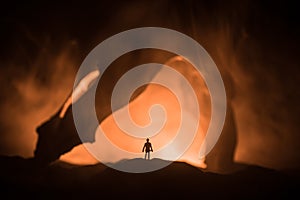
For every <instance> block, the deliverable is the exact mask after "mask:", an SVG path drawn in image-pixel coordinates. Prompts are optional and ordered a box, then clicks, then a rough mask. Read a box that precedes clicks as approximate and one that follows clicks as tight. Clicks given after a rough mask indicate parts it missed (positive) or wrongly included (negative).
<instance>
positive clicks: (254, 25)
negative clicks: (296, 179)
mask: <svg viewBox="0 0 300 200" xmlns="http://www.w3.org/2000/svg"><path fill="white" fill-rule="evenodd" d="M296 4H297V3H292V2H291V1H278V2H277V1H276V2H274V1H207V2H202V1H171V0H169V1H167V0H165V1H154V2H152V1H97V2H89V1H77V2H71V1H70V2H51V1H49V2H46V1H43V2H20V3H17V2H5V4H4V3H3V4H2V6H1V8H0V9H1V11H0V15H1V17H0V22H1V31H0V44H1V45H0V52H1V53H0V67H1V68H0V85H1V93H0V107H1V115H0V154H2V155H20V156H23V157H30V156H32V155H33V149H34V147H35V143H36V140H37V136H36V133H35V127H37V125H39V124H40V123H42V122H43V121H45V120H46V119H47V118H49V116H50V115H51V114H53V113H54V112H55V111H56V109H57V108H58V107H59V106H60V105H61V104H62V102H63V101H64V99H65V98H66V97H67V95H68V94H69V93H70V91H71V89H72V84H73V81H74V78H75V74H76V69H78V68H79V66H80V64H81V62H82V61H83V59H84V58H85V56H86V55H87V54H88V53H89V52H90V51H91V50H92V49H93V48H94V47H95V46H96V45H97V44H99V43H100V42H101V41H103V40H104V39H106V38H108V37H109V36H112V35H113V34H116V33H119V32H120V31H124V30H127V29H130V28H136V27H143V26H161V27H166V28H172V29H175V30H178V31H181V32H183V33H185V34H187V35H189V36H191V37H193V38H194V39H195V40H197V41H198V42H199V43H200V44H201V45H202V46H203V47H204V48H205V49H206V50H207V51H208V53H209V54H210V55H211V56H212V58H213V59H214V61H215V62H216V64H217V66H218V67H219V68H220V70H221V71H222V70H225V71H227V72H228V73H229V74H230V76H231V77H232V80H233V85H232V88H234V90H233V91H234V95H233V96H234V98H233V100H232V104H233V109H234V112H235V114H236V121H237V129H238V145H237V151H236V156H235V159H236V160H237V161H241V162H246V163H252V164H257V165H261V166H266V167H270V168H275V169H283V168H284V169H286V168H288V169H290V168H292V169H295V168H296V169H299V167H300V151H299V145H300V134H299V111H300V106H299V96H300V94H299V89H298V85H299V84H300V79H299V70H300V68H299V67H300V66H299V35H300V29H299V14H298V13H299V12H298V8H297V6H296Z"/></svg>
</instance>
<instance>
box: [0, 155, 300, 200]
mask: <svg viewBox="0 0 300 200" xmlns="http://www.w3.org/2000/svg"><path fill="white" fill-rule="evenodd" d="M0 162H1V166H0V169H1V170H0V182H1V190H2V191H1V193H2V195H8V196H10V197H11V198H16V197H18V198H20V197H21V198H31V199H32V198H33V199H35V198H37V199H65V198H67V199H81V198H82V199H88V198H99V199H108V198H114V197H121V198H125V199H129V198H131V199H157V198H158V199H160V198H167V199H170V198H176V199H190V198H192V197H193V198H199V199H201V198H222V199H223V198H226V199H229V198H230V199H232V198H239V199H257V198H264V199H267V198H268V199H269V198H276V199H278V198H282V199H286V198H297V197H296V196H295V195H298V193H297V192H298V191H297V190H298V186H299V185H298V183H299V182H298V179H297V178H295V177H294V176H292V175H291V174H289V175H287V174H285V173H283V172H279V171H275V170H271V169H266V168H262V167H258V166H247V167H246V168H244V169H243V170H241V171H238V172H235V173H233V174H227V175H221V174H215V173H209V172H203V171H201V170H200V169H198V168H196V167H193V166H191V165H188V164H186V163H181V162H174V163H171V164H170V165H168V166H167V167H165V168H163V169H161V170H158V171H154V172H148V173H126V172H120V171H117V170H114V169H112V168H109V167H106V166H105V165H103V164H97V165H90V166H77V165H72V164H68V163H64V162H61V161H57V162H54V163H53V164H51V165H49V166H46V167H37V166H36V165H35V164H34V162H33V160H31V159H23V158H21V157H0ZM141 162H145V160H143V159H133V160H123V161H121V162H119V163H116V164H115V165H126V166H133V165H136V164H140V163H141ZM147 162H149V163H150V164H154V165H155V163H159V162H168V161H164V160H159V159H153V160H151V161H147ZM298 196H299V195H298Z"/></svg>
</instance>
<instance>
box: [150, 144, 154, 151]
mask: <svg viewBox="0 0 300 200" xmlns="http://www.w3.org/2000/svg"><path fill="white" fill-rule="evenodd" d="M150 149H151V151H152V152H153V148H152V144H151V143H150Z"/></svg>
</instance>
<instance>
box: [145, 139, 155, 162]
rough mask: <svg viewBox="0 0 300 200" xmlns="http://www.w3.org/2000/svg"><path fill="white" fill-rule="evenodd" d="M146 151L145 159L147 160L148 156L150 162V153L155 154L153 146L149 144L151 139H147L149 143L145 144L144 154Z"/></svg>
mask: <svg viewBox="0 0 300 200" xmlns="http://www.w3.org/2000/svg"><path fill="white" fill-rule="evenodd" d="M144 150H146V151H145V159H146V158H147V155H148V160H150V151H152V152H153V149H152V145H151V143H150V142H149V139H148V138H147V142H146V143H145V144H144V147H143V152H144Z"/></svg>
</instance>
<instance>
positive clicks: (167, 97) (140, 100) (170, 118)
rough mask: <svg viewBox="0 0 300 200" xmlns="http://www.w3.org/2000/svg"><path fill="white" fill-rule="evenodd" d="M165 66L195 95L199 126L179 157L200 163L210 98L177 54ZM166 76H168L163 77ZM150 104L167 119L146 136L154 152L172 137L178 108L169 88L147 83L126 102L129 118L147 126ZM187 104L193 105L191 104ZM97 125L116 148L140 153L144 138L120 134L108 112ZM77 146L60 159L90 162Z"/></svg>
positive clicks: (202, 84) (190, 67)
mask: <svg viewBox="0 0 300 200" xmlns="http://www.w3.org/2000/svg"><path fill="white" fill-rule="evenodd" d="M165 65H168V66H170V67H172V68H174V69H176V70H177V71H179V72H180V73H181V74H182V75H183V76H184V77H185V78H186V79H187V80H188V81H189V83H190V84H191V86H192V87H193V89H194V91H195V94H196V96H197V99H198V103H199V108H200V111H201V112H200V122H199V126H198V127H199V128H198V131H197V135H196V137H195V139H194V141H193V143H192V144H191V146H190V147H189V148H188V150H187V151H186V152H185V153H184V155H183V156H182V157H181V159H180V160H181V161H185V162H188V163H190V164H192V165H196V166H202V165H203V163H202V161H201V160H199V157H198V153H199V149H200V146H201V144H202V141H203V137H204V136H205V133H206V131H207V128H208V124H209V121H210V115H211V109H210V108H211V106H210V97H209V93H208V90H207V87H206V85H205V82H204V81H203V79H202V77H201V76H200V75H199V74H198V72H197V71H196V70H195V69H194V68H193V67H192V65H190V64H189V63H188V62H187V61H185V60H184V59H182V58H181V57H179V56H176V57H174V58H172V59H170V60H169V61H168V62H167V63H165ZM166 78H169V77H168V76H166ZM174 81H176V80H174ZM187 95H188V94H187ZM154 104H160V105H162V106H163V107H164V109H165V112H166V113H165V114H166V115H165V116H166V118H167V120H166V124H165V125H164V127H163V128H162V129H161V130H160V132H159V133H158V134H156V135H154V136H153V137H151V138H150V142H151V143H152V145H153V148H154V151H156V150H158V149H160V148H163V147H164V145H166V144H167V143H168V142H169V141H170V140H171V139H172V138H174V137H175V136H176V133H177V130H178V128H179V126H180V120H181V119H180V117H181V115H180V113H181V111H180V107H179V103H178V100H177V99H176V96H175V95H174V94H173V93H172V92H171V91H169V90H168V89H167V88H165V87H163V86H160V85H156V84H150V85H148V87H147V88H146V90H145V91H144V92H143V93H142V94H141V95H140V96H139V97H137V98H136V99H135V100H134V101H132V102H131V103H130V104H129V110H130V114H131V118H132V119H133V120H134V122H135V123H136V124H138V125H140V126H144V125H147V124H148V123H150V118H149V115H148V111H149V108H150V107H151V106H152V105H154ZM190 106H191V108H193V105H190ZM162 117H163V116H162ZM154 120H160V119H154ZM161 120H163V119H161ZM101 127H102V129H103V130H104V132H105V134H106V136H107V137H108V138H109V140H110V141H111V142H112V143H113V144H114V145H116V146H118V147H119V148H121V149H123V150H126V151H129V152H135V153H140V152H141V151H142V147H143V144H144V142H145V139H141V138H134V137H132V136H129V135H127V134H126V133H124V132H123V131H122V130H121V129H120V128H119V127H118V126H117V124H116V123H115V121H114V118H113V116H112V115H110V116H109V117H108V118H106V119H105V120H104V121H103V122H102V123H101ZM80 146H82V147H76V148H75V149H74V150H73V151H71V152H69V153H67V154H65V155H63V156H61V160H64V161H67V162H71V163H76V164H83V163H88V161H90V163H94V162H95V159H94V158H93V157H92V156H91V155H89V153H88V152H87V151H86V150H85V148H84V147H83V145H80ZM174 151H176V147H174ZM81 158H82V160H81Z"/></svg>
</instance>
